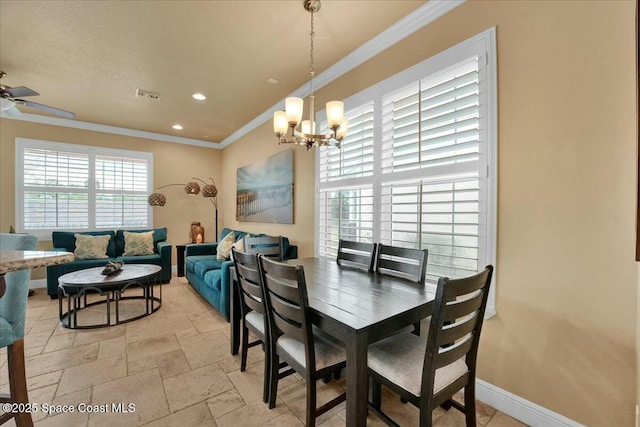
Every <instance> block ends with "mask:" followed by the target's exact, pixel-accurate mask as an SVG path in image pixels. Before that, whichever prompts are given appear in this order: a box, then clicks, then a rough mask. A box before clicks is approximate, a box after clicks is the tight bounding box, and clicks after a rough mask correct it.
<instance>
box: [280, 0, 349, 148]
mask: <svg viewBox="0 0 640 427" xmlns="http://www.w3.org/2000/svg"><path fill="white" fill-rule="evenodd" d="M303 4H304V8H305V9H306V10H307V11H308V12H311V31H310V32H309V35H310V39H311V52H310V55H309V56H310V59H311V61H310V65H309V75H310V76H311V81H310V86H311V94H310V95H309V120H302V111H303V107H304V101H303V100H302V98H296V97H289V98H286V99H285V111H276V112H275V113H273V131H274V132H275V134H276V136H277V137H278V141H279V143H280V144H290V143H293V144H300V145H304V146H305V147H307V150H310V149H311V147H313V146H314V145H316V146H320V147H323V146H333V147H340V142H341V141H342V138H344V137H345V135H346V134H347V126H348V123H349V121H348V119H347V118H346V117H344V103H343V102H342V101H330V102H327V109H326V112H327V122H328V125H329V128H330V129H331V132H330V133H326V134H316V122H315V119H314V114H315V111H314V105H313V102H314V95H313V76H314V74H315V73H314V71H313V38H314V36H315V32H314V29H313V14H314V13H315V12H317V11H319V10H320V0H303ZM298 125H300V126H299V127H298ZM287 130H289V131H290V132H289V134H288V135H287Z"/></svg>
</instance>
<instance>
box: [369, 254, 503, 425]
mask: <svg viewBox="0 0 640 427" xmlns="http://www.w3.org/2000/svg"><path fill="white" fill-rule="evenodd" d="M492 275H493V266H491V265H489V266H487V267H486V268H485V270H484V271H482V272H481V273H479V274H476V275H474V276H472V277H467V278H464V279H455V280H449V279H448V278H440V280H439V281H438V288H437V290H436V298H435V301H434V308H433V314H432V316H431V323H430V325H429V333H428V335H427V338H426V339H425V338H422V337H419V336H416V335H414V334H410V333H401V334H397V335H393V336H391V337H388V338H385V339H383V340H381V341H378V342H376V343H374V344H371V345H370V346H369V351H368V367H369V376H370V377H371V379H372V384H373V386H372V387H373V389H372V401H371V402H370V403H369V407H370V409H371V410H372V411H373V412H375V413H376V414H377V415H378V416H379V417H380V418H382V419H383V420H384V421H385V422H386V423H387V424H390V425H397V424H395V423H394V421H393V420H392V419H391V418H389V417H388V416H387V415H386V414H385V413H384V412H382V409H381V384H384V385H385V386H386V387H387V388H389V389H390V390H392V391H393V392H395V393H397V394H399V395H400V396H401V397H402V398H403V399H405V400H407V401H409V402H411V403H413V404H414V405H416V406H417V407H418V408H419V409H420V426H421V427H427V426H431V425H432V411H433V410H434V409H435V408H437V407H438V406H440V405H441V404H443V403H446V404H447V405H449V406H453V407H454V408H456V409H458V410H460V411H462V412H463V413H464V414H465V418H466V424H467V426H468V427H470V426H475V425H476V407H475V381H476V358H477V354H478V343H479V341H480V332H481V330H482V321H483V318H484V312H485V308H486V306H487V297H488V295H489V287H490V286H491V276H492ZM462 388H464V405H462V404H460V403H458V402H456V401H454V400H453V399H452V397H453V395H454V394H456V393H457V392H458V391H459V390H461V389H462Z"/></svg>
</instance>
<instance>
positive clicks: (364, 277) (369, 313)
mask: <svg viewBox="0 0 640 427" xmlns="http://www.w3.org/2000/svg"><path fill="white" fill-rule="evenodd" d="M284 262H286V263H288V264H294V265H302V266H303V267H304V273H305V281H306V284H307V294H308V297H309V308H310V310H311V313H310V317H311V321H312V322H313V324H314V325H316V326H317V327H319V328H320V329H322V330H323V331H325V332H326V333H329V334H331V335H332V336H334V337H336V338H338V339H340V340H341V341H342V342H344V344H345V348H346V356H347V368H346V388H347V399H346V424H347V426H365V425H366V420H367V399H368V369H367V348H368V346H369V344H371V343H373V342H376V341H379V340H381V339H383V338H385V337H387V336H389V335H391V334H393V333H394V332H396V331H398V330H400V329H402V328H403V327H405V326H408V325H412V324H414V323H417V322H419V321H420V320H422V319H424V318H426V317H428V316H430V315H431V312H432V310H433V301H434V298H435V292H434V291H433V290H430V289H429V288H427V287H426V286H425V285H424V284H419V283H415V282H411V281H409V280H405V279H402V278H397V277H393V276H389V275H382V274H379V273H375V272H373V273H370V272H367V271H363V270H360V269H357V268H352V267H344V266H340V265H338V264H337V263H336V261H335V259H330V258H299V259H293V260H287V261H284ZM232 278H233V275H232ZM236 288H237V283H234V284H233V285H232V286H231V295H230V296H231V316H230V317H231V319H230V321H231V337H232V339H231V352H232V354H237V352H238V346H239V333H240V310H239V299H238V298H239V296H238V290H237V289H236Z"/></svg>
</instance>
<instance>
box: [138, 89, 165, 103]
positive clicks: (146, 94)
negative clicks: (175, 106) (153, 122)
mask: <svg viewBox="0 0 640 427" xmlns="http://www.w3.org/2000/svg"><path fill="white" fill-rule="evenodd" d="M161 96H162V94H161V93H160V92H154V91H152V90H146V89H140V88H137V89H136V98H145V99H150V100H152V101H160V97H161Z"/></svg>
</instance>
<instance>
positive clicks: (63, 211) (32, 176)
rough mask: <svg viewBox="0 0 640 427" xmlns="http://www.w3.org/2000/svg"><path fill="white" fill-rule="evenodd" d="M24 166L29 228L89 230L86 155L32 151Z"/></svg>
mask: <svg viewBox="0 0 640 427" xmlns="http://www.w3.org/2000/svg"><path fill="white" fill-rule="evenodd" d="M23 165H24V166H23V169H24V174H23V176H24V178H23V179H24V184H23V200H24V209H23V221H24V227H25V228H26V229H32V230H38V229H52V228H53V229H55V228H87V226H88V213H89V195H88V184H89V158H88V155H87V154H82V153H73V152H65V151H54V150H45V149H36V148H29V149H25V150H24V153H23Z"/></svg>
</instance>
